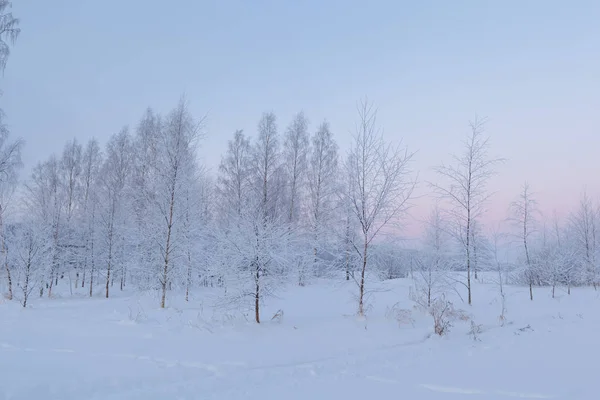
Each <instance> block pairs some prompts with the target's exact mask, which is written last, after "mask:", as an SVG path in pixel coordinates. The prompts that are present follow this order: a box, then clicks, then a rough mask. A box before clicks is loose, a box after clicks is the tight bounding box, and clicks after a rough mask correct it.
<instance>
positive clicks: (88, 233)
mask: <svg viewBox="0 0 600 400" xmlns="http://www.w3.org/2000/svg"><path fill="white" fill-rule="evenodd" d="M82 165H83V167H82V186H83V188H82V191H83V219H82V224H83V225H84V226H83V230H84V238H85V239H84V242H85V244H84V251H85V254H84V258H83V275H82V278H81V287H85V282H86V274H87V271H88V267H89V269H90V271H89V278H90V282H89V288H88V289H89V295H90V297H92V295H93V291H94V273H95V272H96V252H95V250H96V249H95V247H96V231H97V229H96V224H97V214H96V213H97V209H98V184H99V174H100V168H101V166H102V153H101V151H100V145H99V144H98V141H97V140H96V139H91V140H90V141H89V142H88V143H87V145H86V147H85V151H84V153H83V158H82Z"/></svg>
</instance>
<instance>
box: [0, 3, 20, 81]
mask: <svg viewBox="0 0 600 400" xmlns="http://www.w3.org/2000/svg"><path fill="white" fill-rule="evenodd" d="M11 7H12V2H11V1H9V0H0V70H2V71H4V68H6V62H7V61H8V56H9V55H10V46H11V45H14V44H15V42H16V40H17V38H18V37H19V34H20V33H21V29H20V28H19V19H17V18H15V17H13V15H12V13H11V12H8V10H9V9H10V8H11Z"/></svg>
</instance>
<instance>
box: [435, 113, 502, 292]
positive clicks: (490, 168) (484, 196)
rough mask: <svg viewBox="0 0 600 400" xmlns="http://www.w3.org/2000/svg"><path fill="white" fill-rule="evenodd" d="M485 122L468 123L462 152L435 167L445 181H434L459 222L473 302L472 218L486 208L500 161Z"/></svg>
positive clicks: (460, 240) (458, 229)
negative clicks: (492, 150)
mask: <svg viewBox="0 0 600 400" xmlns="http://www.w3.org/2000/svg"><path fill="white" fill-rule="evenodd" d="M484 124H485V120H480V119H476V120H475V121H473V122H471V123H470V124H469V126H470V130H471V132H470V134H469V135H468V137H467V138H466V140H465V141H464V143H463V145H464V149H463V152H462V154H460V155H452V160H453V164H450V165H446V164H442V165H440V166H438V167H436V168H435V171H436V172H437V174H438V175H439V176H440V178H442V179H444V180H446V182H445V183H432V184H431V186H432V187H433V189H434V190H435V192H436V193H437V194H438V195H440V196H442V197H443V198H445V199H446V200H448V201H449V203H450V209H449V210H448V211H449V213H450V215H451V216H452V218H453V220H454V221H455V223H456V229H455V231H456V237H457V240H458V241H459V242H460V244H461V246H462V248H463V251H464V255H465V258H464V264H465V268H466V270H467V277H466V287H467V295H468V303H469V304H471V302H472V293H471V269H472V267H473V265H472V264H473V243H472V236H473V234H472V232H471V230H472V228H473V221H475V220H477V219H478V218H479V217H480V216H481V215H482V214H483V212H484V211H485V209H484V205H485V203H486V201H487V200H488V199H489V197H490V194H489V193H488V191H487V183H488V181H489V179H490V178H491V177H492V175H493V174H494V167H495V166H496V164H498V163H499V162H500V161H501V159H494V158H490V157H489V155H488V150H489V138H487V137H485V136H484Z"/></svg>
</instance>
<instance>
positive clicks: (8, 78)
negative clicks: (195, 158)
mask: <svg viewBox="0 0 600 400" xmlns="http://www.w3.org/2000/svg"><path fill="white" fill-rule="evenodd" d="M12 12H13V14H14V15H15V16H16V17H18V18H20V19H21V24H20V27H21V29H22V34H21V36H20V37H19V39H18V41H17V43H16V45H15V46H14V48H13V49H12V54H11V57H10V59H9V60H8V65H7V68H6V70H5V71H4V75H3V76H2V77H0V88H1V89H2V91H3V94H2V96H1V97H0V108H2V109H3V110H4V111H5V113H6V122H7V123H8V125H9V128H10V130H11V132H12V135H14V137H22V138H24V139H25V140H26V142H27V144H26V147H25V149H24V154H23V160H24V163H25V166H26V167H25V171H24V175H25V176H24V179H27V175H28V174H29V173H30V171H31V167H32V166H33V165H34V164H35V163H37V162H38V161H41V160H43V159H45V158H47V157H48V156H49V155H50V154H51V153H60V152H61V150H62V147H63V145H64V143H65V142H66V141H67V140H70V139H72V138H74V137H76V138H77V139H78V140H79V141H80V142H85V141H87V140H88V139H89V138H91V137H96V138H97V139H99V140H100V141H101V142H102V143H105V142H106V140H107V138H108V137H109V136H110V135H112V134H114V133H116V132H118V131H119V130H120V129H121V128H122V127H123V126H124V125H129V126H130V127H131V128H134V127H135V125H136V124H137V122H138V121H139V119H140V118H141V116H142V114H143V112H144V110H145V109H146V108H147V107H148V106H151V107H152V108H154V109H155V110H157V111H159V112H162V113H166V112H168V111H169V110H170V109H171V108H173V107H174V106H175V105H176V103H177V101H178V99H179V98H180V96H181V95H182V94H185V95H186V98H187V99H188V101H189V104H190V108H191V110H192V112H193V113H194V114H195V115H196V116H197V117H201V116H203V115H206V116H207V119H206V126H205V133H206V137H205V139H204V140H203V141H202V143H201V148H200V149H199V156H200V158H201V160H202V162H203V163H205V164H206V165H207V166H208V167H209V168H211V169H212V170H213V171H216V169H217V167H218V163H219V160H220V157H221V154H223V153H224V151H225V148H226V145H227V141H228V140H229V139H230V138H231V137H232V135H233V132H234V131H235V130H236V129H244V131H245V132H246V133H247V134H250V135H254V134H255V132H256V126H257V123H258V120H259V118H260V116H261V114H262V113H263V112H264V111H273V112H274V113H275V114H276V115H277V117H278V125H279V128H280V130H281V131H283V130H284V129H285V127H286V125H287V124H288V123H289V122H290V120H291V119H292V117H293V115H294V114H295V113H297V112H299V111H301V110H302V111H304V112H305V114H306V115H307V116H308V118H309V120H310V122H311V125H310V129H311V132H312V131H314V130H315V129H316V127H317V126H318V124H319V123H320V122H321V121H323V120H324V119H326V120H327V121H329V122H330V124H331V128H332V130H333V132H334V134H335V136H336V139H337V140H338V142H339V144H340V148H341V151H342V152H345V151H346V150H347V149H348V147H349V144H350V142H351V138H352V132H353V129H354V123H355V121H356V104H357V102H358V101H359V100H360V99H361V98H364V97H365V96H367V97H368V98H369V100H371V101H372V102H373V103H374V104H375V105H376V106H377V107H378V110H379V114H378V121H379V125H380V126H381V128H382V129H383V134H384V137H385V139H386V140H388V141H402V142H403V143H404V144H405V145H406V146H408V148H409V150H412V151H417V154H416V155H415V158H414V162H413V164H412V167H413V168H414V170H415V173H417V172H418V173H419V180H420V182H421V184H420V187H419V188H418V190H417V194H419V195H425V194H426V193H427V192H428V189H427V186H426V182H427V181H431V180H436V177H435V175H434V174H433V172H432V170H431V169H432V167H433V166H435V165H437V164H440V163H441V162H447V161H449V154H450V153H453V152H459V151H460V150H461V140H462V139H464V137H465V135H467V134H468V133H469V127H468V122H469V120H471V119H473V118H475V117H476V116H480V117H487V118H488V123H487V125H486V133H487V134H488V135H489V136H490V140H491V149H490V154H491V155H492V156H498V157H503V158H506V162H505V163H504V164H503V165H502V166H500V167H499V168H498V173H497V175H496V176H495V177H494V178H493V179H492V180H491V181H490V189H491V190H492V191H494V192H495V195H494V196H493V198H492V199H491V201H490V203H489V206H488V209H489V211H488V216H487V218H488V219H489V221H498V220H501V219H502V218H504V217H505V216H506V211H507V207H508V204H509V203H510V201H511V200H513V199H515V198H516V196H517V195H518V193H519V190H520V187H521V186H522V185H523V183H524V182H525V181H526V180H527V181H528V182H529V184H530V186H531V190H532V191H533V192H534V193H535V195H536V197H537V199H538V202H539V203H540V210H541V211H542V212H544V213H545V214H546V215H549V214H551V213H552V212H553V211H554V210H556V211H557V212H558V214H559V215H562V214H565V213H566V212H568V211H569V210H570V209H572V208H573V207H574V206H575V205H576V203H577V201H578V199H579V197H580V195H581V193H582V191H583V190H586V191H587V192H588V193H589V194H590V195H592V196H594V197H596V198H600V178H599V174H598V172H599V171H600V162H599V160H598V159H599V155H600V24H599V23H598V21H600V2H597V1H583V0H582V1H573V2H565V1H554V0H550V1H541V0H531V1H513V0H509V1H503V2H499V1H485V0H482V1H475V0H472V1H466V0H463V1H452V2H451V1H419V2H406V1H369V2H367V1H355V0H346V1H341V0H328V1H316V0H305V1H275V0H271V1H267V0H253V1H247V0H246V1H242V0H238V1H233V0H220V1H216V0H215V1H191V0H178V1H173V2H165V1H156V0H127V1H122V0H120V1H118V0H104V1H101V2H100V1H94V0H77V1H76V0H70V1H67V0H55V1H46V0H13V9H12ZM430 204H431V199H430V198H426V197H423V198H419V199H417V200H415V208H414V212H413V219H418V218H421V217H422V216H424V215H426V214H427V212H428V207H429V205H430Z"/></svg>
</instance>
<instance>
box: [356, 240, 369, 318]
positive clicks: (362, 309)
mask: <svg viewBox="0 0 600 400" xmlns="http://www.w3.org/2000/svg"><path fill="white" fill-rule="evenodd" d="M368 247H369V242H368V241H367V235H365V243H364V247H363V262H362V270H361V272H360V285H359V294H358V315H359V316H361V317H362V316H364V315H365V305H364V297H365V271H366V269H367V249H368Z"/></svg>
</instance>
